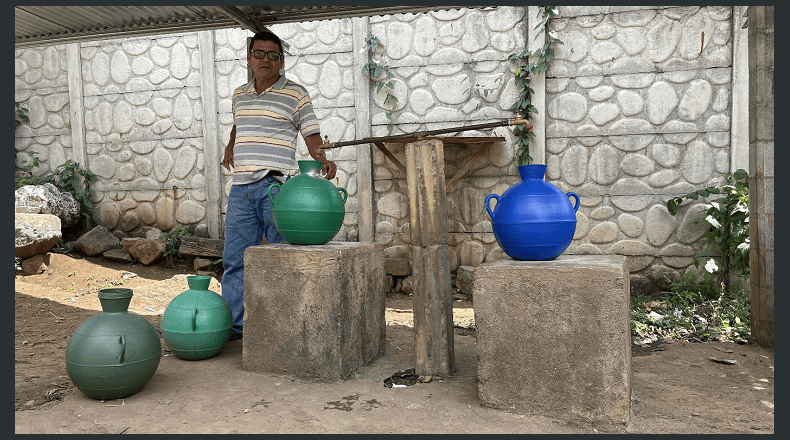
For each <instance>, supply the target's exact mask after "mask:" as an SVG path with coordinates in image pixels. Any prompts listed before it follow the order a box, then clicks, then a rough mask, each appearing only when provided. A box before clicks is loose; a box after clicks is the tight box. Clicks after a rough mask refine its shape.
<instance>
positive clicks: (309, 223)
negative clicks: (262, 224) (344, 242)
mask: <svg viewBox="0 0 790 440" xmlns="http://www.w3.org/2000/svg"><path fill="white" fill-rule="evenodd" d="M298 164H299V174H298V175H297V176H295V177H293V178H291V179H288V180H287V181H286V182H285V183H283V184H279V183H275V184H272V185H271V186H270V187H269V199H271V201H272V211H273V215H274V224H275V226H276V227H277V230H278V231H279V232H280V235H282V236H283V238H284V239H285V240H286V241H287V242H288V243H291V244H325V243H328V242H329V241H330V240H332V238H334V236H335V235H337V231H339V230H340V227H341V226H342V225H343V217H344V216H345V214H346V209H345V203H346V200H348V192H347V191H346V189H345V188H338V187H336V186H335V185H333V184H332V182H330V181H329V180H327V179H326V178H325V177H322V176H321V174H320V172H321V162H320V161H317V160H300V161H298ZM272 188H278V189H279V191H278V192H277V194H276V195H272ZM340 192H342V193H343V194H342V195H341V194H340Z"/></svg>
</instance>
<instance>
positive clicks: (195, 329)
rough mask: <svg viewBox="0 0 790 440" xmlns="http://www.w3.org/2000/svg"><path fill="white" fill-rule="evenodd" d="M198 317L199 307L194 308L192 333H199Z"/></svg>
mask: <svg viewBox="0 0 790 440" xmlns="http://www.w3.org/2000/svg"><path fill="white" fill-rule="evenodd" d="M197 315H198V309H197V307H192V333H194V332H196V331H197Z"/></svg>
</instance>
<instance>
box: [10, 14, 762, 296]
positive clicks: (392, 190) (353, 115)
mask: <svg viewBox="0 0 790 440" xmlns="http://www.w3.org/2000/svg"><path fill="white" fill-rule="evenodd" d="M734 8H740V7H721V6H716V7H713V6H708V7H697V6H694V7H559V10H560V17H559V18H557V19H555V20H553V21H552V22H551V23H550V26H551V28H552V29H553V30H555V31H556V32H557V33H558V37H559V38H560V39H561V40H562V41H564V43H565V44H564V45H560V46H558V47H556V53H557V58H556V60H555V61H554V62H552V64H551V67H550V69H549V71H548V73H547V75H546V77H545V80H544V79H542V78H538V79H537V80H536V81H534V82H533V88H535V89H536V93H535V102H536V103H541V102H545V104H538V108H539V112H540V113H539V115H537V117H536V121H537V122H538V126H537V127H536V133H537V134H538V136H537V138H536V139H535V140H534V141H533V151H532V152H531V155H532V156H533V157H534V158H536V160H537V161H539V162H545V163H546V164H547V165H548V169H547V176H546V178H547V180H548V181H550V182H552V183H554V184H556V185H557V186H559V187H560V188H561V189H563V191H566V192H567V191H574V192H576V193H578V194H579V195H580V196H581V203H582V206H581V207H580V208H579V211H578V213H577V220H578V226H577V232H576V235H575V237H574V240H573V243H572V244H571V247H570V248H569V249H568V251H567V252H568V253H576V254H622V255H628V256H629V257H631V258H629V261H630V271H631V272H632V283H631V284H632V286H634V287H635V288H636V289H640V290H651V289H657V288H660V287H663V286H662V285H661V283H662V280H664V279H665V275H667V276H669V277H670V278H676V277H677V276H678V275H679V274H680V273H682V272H683V271H685V270H687V267H688V266H689V264H690V263H691V257H692V256H693V255H694V254H695V253H696V252H697V251H698V250H699V249H701V248H702V243H700V241H699V237H700V236H701V235H702V233H703V232H704V228H705V225H704V224H703V225H689V223H690V221H692V220H695V219H696V218H698V216H699V214H700V213H701V212H702V211H704V205H703V204H702V203H700V202H695V203H686V204H684V205H683V206H681V208H680V210H679V214H678V216H677V217H672V216H670V215H669V214H668V212H667V211H666V207H665V202H666V200H667V199H668V198H670V197H673V196H679V195H683V194H686V193H687V192H690V191H692V190H694V189H697V188H700V187H703V186H706V185H708V184H716V183H720V182H721V181H723V179H724V176H725V175H726V174H727V173H729V172H731V171H732V170H734V169H737V168H744V169H748V158H746V159H745V160H744V159H742V157H743V155H742V154H741V153H738V152H736V151H735V145H736V144H738V143H739V142H740V140H739V138H738V139H736V138H733V135H732V134H731V133H734V132H735V128H731V126H734V122H733V101H734V100H735V99H736V98H737V97H738V96H739V95H738V92H737V90H736V89H737V88H738V87H739V85H738V84H737V82H736V81H734V80H733V76H734V73H733V72H734V66H735V65H736V64H738V63H741V64H742V63H743V62H744V60H742V58H743V57H735V56H734V55H733V54H734V53H738V52H736V45H735V41H736V40H737V38H735V39H734V38H733V36H736V37H737V36H738V32H741V31H740V27H738V29H734V28H733V9H734ZM536 11H537V7H504V6H503V7H492V8H483V9H460V10H451V11H441V12H430V13H426V14H396V15H389V16H379V17H370V18H361V19H359V18H356V19H339V20H329V21H320V22H307V23H292V24H277V25H273V26H271V29H272V30H273V31H274V32H276V33H277V34H278V35H280V36H281V37H282V38H283V39H284V40H285V41H286V42H288V44H289V45H290V49H289V51H290V55H287V56H286V58H285V60H286V74H287V75H288V77H289V78H291V79H293V80H295V81H297V82H299V83H301V84H303V85H304V86H305V87H306V88H307V89H308V91H309V92H310V94H311V96H312V98H313V102H314V107H315V110H316V114H317V116H318V118H319V120H320V121H321V131H322V134H323V135H326V136H328V138H329V140H330V141H332V142H338V141H347V140H353V139H359V138H361V137H365V136H383V135H387V134H388V132H387V128H386V126H387V123H388V122H389V120H388V119H387V117H386V115H385V112H386V110H387V109H386V108H385V107H384V105H383V100H384V94H383V93H376V92H375V84H374V83H372V82H371V80H370V79H369V78H368V77H363V76H360V71H361V69H362V67H363V65H364V63H365V61H366V56H367V55H366V54H363V53H361V52H360V48H361V47H364V39H365V37H366V36H367V35H368V34H374V35H376V36H377V37H378V38H379V39H380V40H381V42H382V43H383V45H384V48H385V51H384V53H383V55H384V62H385V63H386V64H387V65H389V66H390V69H391V72H392V73H393V74H394V75H395V77H394V79H393V82H394V86H395V87H394V92H393V93H394V94H395V96H396V97H397V98H398V108H397V112H396V114H395V128H394V130H393V132H392V134H401V133H411V132H415V131H422V130H431V129H437V128H447V127H457V126H463V125H468V124H476V123H484V122H490V121H492V120H498V119H504V118H511V117H513V113H512V112H511V111H510V110H509V109H510V107H511V105H512V103H513V102H514V100H515V99H516V96H517V93H516V89H515V85H514V82H513V76H512V73H511V71H510V69H511V68H512V65H511V64H510V63H509V62H508V61H507V57H508V55H510V54H512V53H516V52H519V51H520V50H522V49H523V48H524V47H525V45H528V44H529V45H534V44H535V43H534V42H533V38H534V35H535V31H534V30H533V29H532V28H534V26H535V23H536V17H535V12H536ZM251 35H252V33H251V32H249V31H246V30H242V29H223V30H215V31H201V32H192V33H181V34H171V35H162V36H155V37H142V38H135V39H128V40H108V41H102V42H95V43H82V44H80V43H73V44H69V45H56V46H47V47H39V48H31V49H26V50H17V51H15V100H17V101H21V102H22V103H23V105H24V106H26V107H27V108H29V109H30V123H29V124H24V125H22V126H20V127H19V128H17V129H16V140H15V146H16V147H17V149H18V150H21V153H20V154H19V155H18V160H22V159H24V158H25V157H26V156H27V155H28V154H29V152H30V151H37V152H38V153H39V157H40V158H41V159H42V163H43V166H42V167H41V168H39V169H38V170H37V171H36V172H37V173H38V174H41V173H44V172H48V171H49V170H51V169H54V168H55V167H56V166H57V165H58V164H60V163H63V162H64V161H65V160H66V159H72V158H73V159H75V160H77V161H78V162H80V163H83V164H87V166H88V168H89V169H90V170H91V171H93V172H94V173H95V174H96V175H97V176H98V177H99V182H98V183H97V185H96V187H95V191H96V194H95V196H94V199H93V200H94V203H95V204H96V209H95V211H94V218H95V219H96V221H97V222H98V223H99V224H102V225H104V226H107V227H108V228H110V229H115V230H116V231H117V233H119V234H131V233H133V232H134V231H136V230H138V229H139V228H141V227H144V226H156V227H159V228H160V229H163V230H169V229H171V228H172V227H174V226H178V225H184V224H186V225H203V226H204V227H205V226H207V229H208V230H209V231H210V232H211V234H212V236H216V237H222V236H223V235H224V234H223V232H224V212H225V210H226V203H227V194H228V192H229V189H230V186H229V185H230V176H229V175H228V174H227V173H226V172H225V170H224V169H221V167H220V166H219V162H220V161H221V157H222V149H223V147H224V145H225V144H226V143H227V141H228V137H229V132H230V129H231V126H232V123H233V118H232V113H231V94H232V92H233V89H234V88H235V87H237V86H238V85H240V84H242V83H244V82H246V81H247V78H248V76H247V75H248V73H247V68H246V55H245V50H246V42H247V38H248V37H249V36H251ZM531 47H532V46H531ZM544 84H545V86H544ZM459 134H463V135H470V136H503V137H504V138H505V139H506V141H505V142H502V143H496V144H494V145H493V146H492V147H491V149H490V150H489V151H488V152H487V153H486V154H484V155H483V156H482V157H481V158H480V160H478V161H477V162H476V163H475V165H474V166H473V167H472V168H471V169H470V170H469V172H468V173H467V174H466V176H465V177H464V178H463V179H461V180H460V181H459V182H458V184H457V185H455V186H454V187H453V188H452V189H451V191H450V192H449V194H448V196H447V202H448V208H449V212H448V219H449V228H448V230H449V235H450V262H451V268H452V269H453V270H455V269H456V268H457V267H458V266H459V265H464V266H477V265H479V264H481V263H482V262H484V261H487V260H491V259H494V258H497V257H498V256H500V255H502V252H501V250H500V249H499V247H498V246H497V244H496V240H495V239H494V236H493V233H492V229H491V222H490V218H488V214H487V213H486V211H485V207H484V204H483V200H484V199H485V197H486V196H487V195H488V194H491V193H496V194H502V193H503V192H504V191H505V190H506V189H507V188H508V187H510V186H512V185H513V184H515V183H517V182H518V181H519V178H518V173H517V169H516V164H515V163H514V162H513V161H512V157H513V155H514V153H515V148H514V147H513V142H512V133H511V131H510V129H509V128H505V127H501V128H497V129H493V130H488V131H486V132H459ZM742 135H743V136H745V135H746V134H745V133H743V134H742ZM544 137H545V141H544ZM365 148H368V147H367V146H365ZM391 150H392V151H393V152H394V154H395V156H396V157H397V158H399V160H400V161H401V163H404V161H405V159H404V149H403V145H399V144H391ZM364 151H366V150H364V149H362V147H360V146H347V147H342V148H339V149H333V150H330V151H329V153H328V155H329V157H330V158H331V159H333V160H335V161H336V162H337V163H338V165H339V171H338V177H337V180H336V181H335V183H336V184H337V185H338V186H342V187H344V188H346V189H347V190H348V193H349V199H348V202H347V203H346V218H345V220H344V225H343V227H342V229H341V231H340V232H339V233H338V236H337V237H336V238H335V239H336V240H340V241H357V240H359V239H360V238H361V237H362V233H361V231H362V230H363V229H364V225H365V223H366V222H367V223H372V226H371V229H372V230H374V231H375V235H373V234H371V237H374V238H375V241H377V242H380V243H383V244H385V246H386V247H387V249H386V251H385V252H386V256H387V257H405V258H408V257H409V255H408V245H409V230H408V227H409V225H408V197H407V195H406V180H405V175H404V173H403V171H401V170H400V169H399V168H398V167H397V166H396V165H395V164H393V163H392V162H391V161H390V160H388V159H386V157H385V156H384V155H383V154H382V153H381V152H379V151H378V150H377V149H375V148H373V154H372V168H371V169H372V171H371V174H372V177H373V181H372V183H371V184H370V185H371V186H372V187H370V188H366V187H364V184H363V183H361V182H364V181H365V179H363V177H364V176H361V175H359V173H358V172H357V170H358V169H363V170H367V169H368V167H367V164H365V163H364V161H365V156H364V155H362V154H360V153H361V152H364ZM474 151H475V149H474V148H469V147H449V146H448V147H446V148H445V159H446V162H445V166H446V169H445V174H446V178H447V179H451V178H453V176H454V175H455V174H456V173H457V172H458V168H459V167H460V166H461V165H462V164H463V163H464V162H465V161H466V160H467V159H468V158H469V157H470V156H471V155H472V154H473V153H474ZM297 152H298V156H299V158H307V157H308V156H307V149H306V147H305V145H304V142H303V140H301V138H300V139H299V143H298V149H297ZM366 197H369V198H368V200H367V201H366ZM371 202H372V208H366V206H367V205H366V203H371ZM366 209H368V211H367V212H369V215H368V216H369V217H370V218H367V217H363V216H362V213H363V212H366ZM366 215H367V214H366ZM204 229H206V228H204ZM656 282H658V283H659V284H656Z"/></svg>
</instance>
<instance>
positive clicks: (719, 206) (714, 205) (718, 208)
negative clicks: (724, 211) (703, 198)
mask: <svg viewBox="0 0 790 440" xmlns="http://www.w3.org/2000/svg"><path fill="white" fill-rule="evenodd" d="M710 204H711V206H713V207H714V208H716V210H717V211H721V205H719V204H718V203H716V202H710Z"/></svg>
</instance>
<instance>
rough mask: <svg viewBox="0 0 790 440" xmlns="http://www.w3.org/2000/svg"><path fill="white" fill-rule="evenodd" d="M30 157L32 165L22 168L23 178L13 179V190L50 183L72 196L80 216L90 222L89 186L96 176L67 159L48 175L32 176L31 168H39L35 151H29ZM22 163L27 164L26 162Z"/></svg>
mask: <svg viewBox="0 0 790 440" xmlns="http://www.w3.org/2000/svg"><path fill="white" fill-rule="evenodd" d="M30 155H31V157H32V158H33V159H32V163H29V164H26V165H25V166H23V167H22V169H23V170H24V171H25V172H26V174H27V175H26V176H25V177H17V178H14V186H15V189H19V188H21V187H23V186H25V185H43V184H45V183H51V184H53V185H55V186H56V187H57V188H58V190H60V191H61V192H67V193H70V194H71V195H72V196H74V200H76V201H77V202H78V203H79V204H80V215H82V216H83V217H84V218H85V219H86V220H87V221H90V219H91V213H92V212H93V202H91V197H92V196H93V190H92V189H91V185H93V184H94V183H95V182H96V181H97V180H98V178H97V177H96V175H95V174H93V173H92V172H91V171H90V170H86V169H84V168H82V167H81V166H80V164H78V163H77V162H75V161H73V160H71V159H69V160H67V161H66V162H65V163H62V164H60V165H58V167H57V168H55V170H54V171H53V172H52V173H50V174H44V175H42V176H33V175H32V173H31V171H32V169H33V168H35V167H38V166H39V159H38V156H37V155H36V152H35V151H31V152H30ZM22 162H24V163H27V162H28V161H22ZM80 181H82V189H80Z"/></svg>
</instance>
